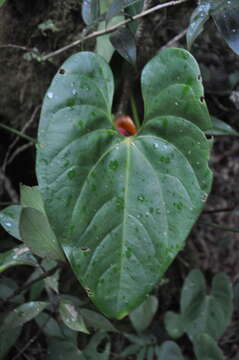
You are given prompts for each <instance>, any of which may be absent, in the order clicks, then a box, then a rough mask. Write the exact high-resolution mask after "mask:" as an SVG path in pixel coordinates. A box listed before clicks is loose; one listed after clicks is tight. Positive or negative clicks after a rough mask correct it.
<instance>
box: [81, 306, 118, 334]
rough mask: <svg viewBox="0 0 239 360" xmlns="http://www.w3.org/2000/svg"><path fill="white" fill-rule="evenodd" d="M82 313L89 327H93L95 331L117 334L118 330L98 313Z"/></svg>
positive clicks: (89, 311)
mask: <svg viewBox="0 0 239 360" xmlns="http://www.w3.org/2000/svg"><path fill="white" fill-rule="evenodd" d="M80 312H81V315H82V317H83V319H84V320H85V323H86V325H87V327H92V328H93V329H94V330H102V331H113V332H117V329H116V328H115V327H114V326H113V325H112V324H111V322H110V321H109V320H108V319H106V318H105V317H104V316H103V315H101V314H99V313H97V312H96V311H92V310H89V309H81V311H80Z"/></svg>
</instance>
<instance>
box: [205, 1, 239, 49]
mask: <svg viewBox="0 0 239 360" xmlns="http://www.w3.org/2000/svg"><path fill="white" fill-rule="evenodd" d="M211 1H212V0H211ZM214 1H215V0H214ZM212 3H213V4H214V6H213V8H212V17H213V20H214V21H215V23H216V25H217V28H218V30H219V31H220V33H221V35H222V37H223V38H224V40H225V41H226V42H227V44H228V45H229V46H230V48H231V49H232V50H233V51H234V52H235V53H236V54H238V55H239V2H238V1H236V0H234V1H227V0H224V1H222V0H217V1H216V2H215V3H214V2H213V1H212Z"/></svg>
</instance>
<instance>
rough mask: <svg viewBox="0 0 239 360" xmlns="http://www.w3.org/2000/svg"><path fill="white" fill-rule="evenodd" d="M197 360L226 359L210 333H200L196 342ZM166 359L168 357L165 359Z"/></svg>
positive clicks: (194, 344)
mask: <svg viewBox="0 0 239 360" xmlns="http://www.w3.org/2000/svg"><path fill="white" fill-rule="evenodd" d="M193 346H194V351H195V354H196V356H197V360H224V359H225V358H224V355H223V353H222V351H221V350H220V348H219V347H218V345H217V343H216V341H215V340H214V339H213V338H212V337H211V336H209V335H208V334H201V335H199V336H198V337H197V338H196V339H195V341H194V343H193ZM165 360H166V359H165Z"/></svg>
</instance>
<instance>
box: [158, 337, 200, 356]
mask: <svg viewBox="0 0 239 360" xmlns="http://www.w3.org/2000/svg"><path fill="white" fill-rule="evenodd" d="M155 353H156V355H157V360H184V357H183V355H182V352H181V350H180V348H179V347H178V345H177V344H176V343H175V342H173V341H165V342H164V343H163V344H162V345H161V346H157V348H156V351H155ZM204 360H206V358H205V359H204Z"/></svg>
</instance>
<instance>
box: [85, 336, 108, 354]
mask: <svg viewBox="0 0 239 360" xmlns="http://www.w3.org/2000/svg"><path fill="white" fill-rule="evenodd" d="M105 340H107V342H106V344H105ZM101 343H104V344H105V347H104V350H103V351H102V350H101V351H99V350H98V349H99V347H100V345H101ZM110 349H111V344H110V342H109V337H108V335H107V334H106V333H103V332H100V333H96V334H95V335H93V336H92V337H91V339H90V342H89V344H88V345H87V347H86V348H85V349H84V350H83V355H84V357H85V358H86V360H91V359H92V360H93V359H97V360H109V358H110Z"/></svg>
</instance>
